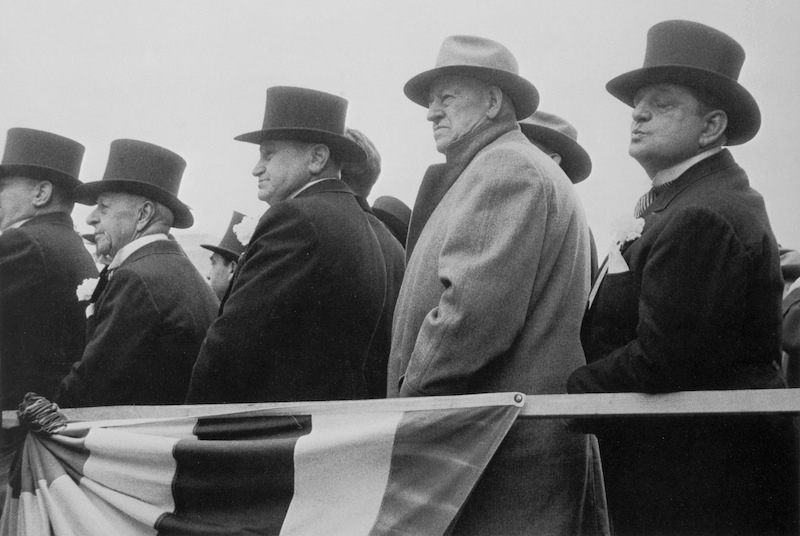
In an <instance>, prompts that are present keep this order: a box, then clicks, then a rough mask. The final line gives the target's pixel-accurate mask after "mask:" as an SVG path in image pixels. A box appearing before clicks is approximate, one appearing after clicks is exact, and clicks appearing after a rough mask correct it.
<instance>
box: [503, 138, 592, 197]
mask: <svg viewBox="0 0 800 536" xmlns="http://www.w3.org/2000/svg"><path fill="white" fill-rule="evenodd" d="M519 127H520V128H521V129H522V133H523V134H525V136H526V137H527V138H528V139H530V140H532V141H536V142H537V143H541V144H542V145H545V146H547V147H548V148H550V149H552V150H553V152H556V153H558V154H559V155H560V156H561V164H560V165H561V169H563V170H564V173H566V174H567V177H569V180H571V181H572V183H573V184H578V183H579V182H581V181H583V180H585V179H586V177H588V176H589V174H591V172H592V159H591V157H590V156H589V153H587V152H586V150H585V149H584V148H583V147H581V146H580V144H579V143H578V142H577V141H575V140H573V139H572V138H570V137H569V136H567V135H566V134H562V133H561V132H559V131H557V130H553V129H552V128H547V127H544V126H540V125H531V124H529V123H520V124H519Z"/></svg>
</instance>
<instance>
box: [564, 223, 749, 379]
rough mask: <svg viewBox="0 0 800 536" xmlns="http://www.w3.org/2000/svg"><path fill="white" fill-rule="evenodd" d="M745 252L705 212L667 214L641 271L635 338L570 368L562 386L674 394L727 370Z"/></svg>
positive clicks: (733, 351)
mask: <svg viewBox="0 0 800 536" xmlns="http://www.w3.org/2000/svg"><path fill="white" fill-rule="evenodd" d="M746 249H747V248H746V245H745V244H744V243H743V242H742V241H741V240H740V239H739V238H738V236H737V235H736V233H735V232H734V229H733V228H732V226H731V225H730V224H729V223H728V222H727V221H726V220H724V219H723V218H722V217H721V216H720V215H718V214H717V213H716V212H714V211H713V210H711V209H707V208H691V209H687V210H683V211H681V212H678V213H676V214H674V215H672V216H671V219H670V222H669V224H668V225H667V226H666V227H665V228H664V230H663V231H662V232H661V233H660V235H659V237H658V238H657V239H656V241H655V242H654V243H653V245H652V248H651V250H650V252H649V253H648V257H647V260H646V264H645V266H644V269H643V270H642V275H641V291H640V295H639V304H638V311H639V322H638V325H637V328H636V338H635V339H633V340H631V341H630V342H629V343H627V344H626V345H624V346H622V347H620V348H617V349H616V350H614V351H612V352H611V353H609V354H608V355H607V356H606V357H604V358H602V359H599V360H597V361H595V362H593V363H590V364H588V365H586V366H583V367H580V368H579V369H577V370H575V371H574V372H573V373H572V375H571V376H570V378H569V380H568V383H567V391H568V392H570V393H601V392H645V393H659V392H668V391H679V390H687V389H691V388H692V387H693V386H694V385H697V384H698V382H702V381H704V380H703V379H704V378H705V379H707V378H713V377H715V376H717V377H718V376H720V375H722V374H725V373H726V372H728V371H729V370H730V363H731V360H732V359H733V358H734V356H736V355H738V354H740V353H741V352H742V349H741V348H737V347H736V344H737V341H740V340H741V338H740V337H739V336H738V331H740V330H741V329H744V328H745V324H746V322H745V305H746V303H747V301H748V296H747V293H748V277H749V275H748V274H750V273H751V260H750V257H749V255H748V252H747V250H746ZM615 275H616V274H615ZM623 275H627V274H623ZM612 277H613V276H612ZM603 284H606V282H604V283H603Z"/></svg>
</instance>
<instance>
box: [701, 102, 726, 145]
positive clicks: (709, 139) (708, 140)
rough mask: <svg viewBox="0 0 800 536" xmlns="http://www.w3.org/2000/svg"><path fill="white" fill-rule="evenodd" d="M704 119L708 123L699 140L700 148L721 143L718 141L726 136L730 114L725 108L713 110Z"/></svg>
mask: <svg viewBox="0 0 800 536" xmlns="http://www.w3.org/2000/svg"><path fill="white" fill-rule="evenodd" d="M703 120H704V121H705V123H706V124H705V128H704V129H703V132H702V133H701V134H700V139H699V140H698V144H699V145H700V148H705V147H713V146H715V145H719V144H718V143H717V142H718V141H719V140H720V138H724V137H725V131H726V130H727V128H728V115H727V114H726V113H725V112H724V111H723V110H712V111H710V112H708V113H707V114H706V115H705V116H703ZM723 143H724V139H723Z"/></svg>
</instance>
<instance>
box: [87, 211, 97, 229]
mask: <svg viewBox="0 0 800 536" xmlns="http://www.w3.org/2000/svg"><path fill="white" fill-rule="evenodd" d="M99 221H100V220H99V219H97V209H94V210H93V211H91V212H90V213H89V215H88V216H86V223H87V224H88V225H95V224H96V223H98V222H99Z"/></svg>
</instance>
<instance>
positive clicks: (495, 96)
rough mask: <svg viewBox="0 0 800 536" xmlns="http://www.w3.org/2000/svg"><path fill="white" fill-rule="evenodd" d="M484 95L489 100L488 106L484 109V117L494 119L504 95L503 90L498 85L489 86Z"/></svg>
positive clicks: (501, 104)
mask: <svg viewBox="0 0 800 536" xmlns="http://www.w3.org/2000/svg"><path fill="white" fill-rule="evenodd" d="M486 97H487V100H488V101H489V102H488V104H489V107H488V108H487V109H486V117H488V118H489V119H494V118H495V117H497V114H499V113H500V109H501V108H502V106H503V99H504V98H505V95H503V90H502V89H500V88H499V87H497V86H489V89H488V91H487V94H486Z"/></svg>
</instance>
